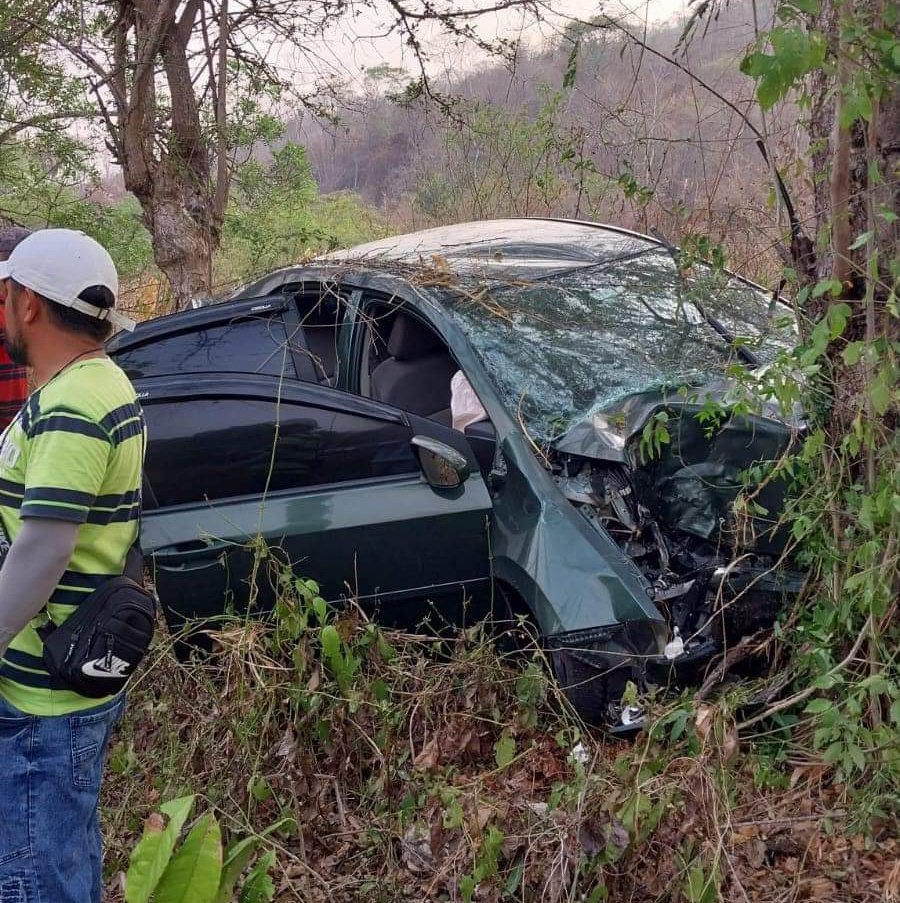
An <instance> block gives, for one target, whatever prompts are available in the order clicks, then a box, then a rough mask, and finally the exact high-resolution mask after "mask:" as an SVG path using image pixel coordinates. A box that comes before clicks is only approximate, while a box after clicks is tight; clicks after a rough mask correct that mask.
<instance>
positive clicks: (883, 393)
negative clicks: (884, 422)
mask: <svg viewBox="0 0 900 903" xmlns="http://www.w3.org/2000/svg"><path fill="white" fill-rule="evenodd" d="M892 395H893V392H892V391H891V380H890V377H889V376H888V368H887V367H882V368H881V369H880V370H879V371H878V373H876V374H875V378H874V379H873V380H872V382H871V383H870V384H869V399H870V400H871V402H872V408H873V410H874V411H875V413H876V414H877V415H878V416H879V417H880V416H881V415H882V414H884V413H885V412H886V411H887V409H888V408H889V407H890V406H891V397H892Z"/></svg>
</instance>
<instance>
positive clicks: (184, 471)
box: [137, 374, 491, 627]
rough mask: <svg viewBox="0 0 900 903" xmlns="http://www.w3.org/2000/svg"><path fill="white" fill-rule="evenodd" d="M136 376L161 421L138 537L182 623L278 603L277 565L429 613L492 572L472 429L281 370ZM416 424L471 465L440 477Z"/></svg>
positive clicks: (337, 588) (380, 602)
mask: <svg viewBox="0 0 900 903" xmlns="http://www.w3.org/2000/svg"><path fill="white" fill-rule="evenodd" d="M137 388H138V391H139V396H140V399H141V403H142V404H143V406H144V410H145V414H146V417H147V422H148V428H149V435H150V445H149V450H148V456H147V468H146V469H147V478H148V485H149V491H148V493H147V504H146V510H145V513H144V520H143V531H142V541H143V544H144V549H145V552H146V553H147V555H148V556H149V557H150V559H151V560H152V563H153V567H154V574H155V581H156V587H157V592H158V593H159V596H160V600H161V601H162V603H163V605H164V607H165V608H166V611H167V617H168V619H169V621H170V624H172V625H173V626H176V627H177V626H178V625H179V624H181V623H182V622H183V621H184V620H185V619H188V618H198V617H200V618H206V617H215V616H218V615H221V614H222V613H223V611H224V610H225V609H226V608H227V607H230V608H231V609H232V610H234V611H237V612H241V611H244V610H246V609H247V607H248V605H249V604H251V603H253V602H255V604H256V605H258V606H259V607H260V608H261V609H265V608H268V607H270V606H271V604H272V599H273V592H272V587H273V585H274V584H275V583H276V582H277V580H276V578H277V574H273V573H271V568H272V567H274V568H275V569H278V568H283V567H286V566H288V565H289V566H290V568H291V570H292V571H293V573H295V574H297V575H300V576H303V577H309V578H313V579H315V580H316V581H317V582H318V583H319V584H320V586H321V589H322V593H323V595H324V596H325V597H326V598H327V599H329V600H339V599H341V598H347V597H352V598H355V599H357V600H359V601H360V603H361V604H363V606H364V607H373V608H375V607H377V608H378V609H379V610H380V612H381V613H382V615H384V616H386V617H387V619H388V620H390V621H394V622H398V623H415V622H416V621H417V620H418V617H419V611H420V609H418V608H417V607H416V606H415V605H414V604H412V601H411V600H414V599H439V598H441V597H444V598H447V597H450V596H455V597H458V598H460V599H461V598H462V597H463V596H465V595H469V594H473V593H478V591H479V590H483V589H484V587H485V585H486V584H487V582H488V580H489V577H490V563H489V550H488V532H487V531H488V519H489V515H490V511H491V501H490V497H489V494H488V491H487V488H486V486H485V483H484V480H483V478H482V476H481V474H480V473H479V471H478V468H477V466H476V464H475V460H474V457H473V455H472V451H471V449H470V448H469V446H468V443H467V442H466V440H465V438H464V437H463V436H462V435H461V434H460V433H458V432H455V431H454V430H451V429H449V428H447V427H444V426H442V425H440V424H438V423H434V422H431V421H428V420H425V419H423V418H419V417H414V416H412V415H409V414H406V413H404V412H403V411H399V410H397V409H395V408H391V407H389V406H387V405H384V404H380V403H378V402H374V401H371V400H368V399H363V398H359V397H357V396H353V395H350V394H348V393H346V392H342V391H339V390H336V389H332V388H329V387H325V386H318V385H312V384H303V383H297V382H293V383H288V382H286V381H283V380H279V379H277V378H272V377H264V376H238V375H234V374H216V375H212V376H210V375H202V376H201V375H192V376H191V377H159V378H156V379H149V380H143V381H139V383H138V384H137ZM415 436H424V437H427V438H429V439H432V440H437V441H438V442H440V443H443V444H444V445H446V446H450V447H451V448H452V449H455V450H456V451H458V452H459V453H461V454H462V455H464V456H465V457H466V459H467V460H468V461H469V462H470V463H471V468H470V470H471V475H470V476H469V477H468V479H466V480H465V482H464V483H463V484H462V485H461V486H460V487H458V488H457V489H455V490H441V489H435V488H433V487H432V486H431V485H430V484H429V483H428V482H427V481H426V480H425V479H424V477H423V474H422V471H421V469H420V467H419V464H418V461H417V458H416V455H415V453H414V451H413V449H412V447H411V442H412V439H413V437H415ZM264 547H265V548H266V549H267V551H266V553H265V554H263V552H262V549H263V548H264Z"/></svg>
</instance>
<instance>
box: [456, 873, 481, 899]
mask: <svg viewBox="0 0 900 903" xmlns="http://www.w3.org/2000/svg"><path fill="white" fill-rule="evenodd" d="M476 886H477V885H476V883H475V878H474V877H473V876H472V875H463V876H462V878H460V879H459V894H460V896H461V897H462V898H463V900H464V901H465V903H471V900H472V897H473V895H474V894H475V888H476Z"/></svg>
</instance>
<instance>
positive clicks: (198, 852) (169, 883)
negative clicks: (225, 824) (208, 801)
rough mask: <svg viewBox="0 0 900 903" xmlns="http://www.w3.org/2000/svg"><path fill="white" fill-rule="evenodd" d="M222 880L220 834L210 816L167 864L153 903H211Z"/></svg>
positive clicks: (196, 828) (198, 824)
mask: <svg viewBox="0 0 900 903" xmlns="http://www.w3.org/2000/svg"><path fill="white" fill-rule="evenodd" d="M221 878H222V832H221V829H220V828H219V823H218V822H217V821H216V818H215V816H214V815H213V814H212V813H208V814H207V815H204V816H203V818H201V819H200V820H199V821H198V822H197V824H196V825H194V827H193V828H192V829H191V833H190V834H188V836H187V838H186V839H185V841H184V843H183V844H182V845H181V849H180V850H179V851H178V852H177V853H176V854H175V857H174V858H173V859H172V861H171V862H170V863H169V867H168V868H167V869H166V871H165V874H164V875H163V876H162V881H160V882H159V887H158V888H157V890H156V893H155V894H154V898H153V899H154V901H155V903H212V901H213V899H214V898H215V896H216V893H217V892H218V890H219V882H220V880H221Z"/></svg>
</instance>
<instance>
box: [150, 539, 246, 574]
mask: <svg viewBox="0 0 900 903" xmlns="http://www.w3.org/2000/svg"><path fill="white" fill-rule="evenodd" d="M230 547H231V544H230V543H227V542H214V543H207V542H204V541H203V540H202V539H198V540H193V541H191V542H182V543H178V545H174V546H165V547H164V548H162V549H159V550H157V551H156V552H153V553H152V556H151V557H152V558H153V561H154V563H155V564H159V565H160V566H161V567H165V568H170V569H177V570H181V571H189V570H191V571H192V570H199V569H200V568H204V567H208V566H209V565H210V564H213V563H214V562H216V561H218V559H219V557H220V556H221V554H222V553H223V552H225V551H226V550H227V549H229V548H230Z"/></svg>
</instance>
